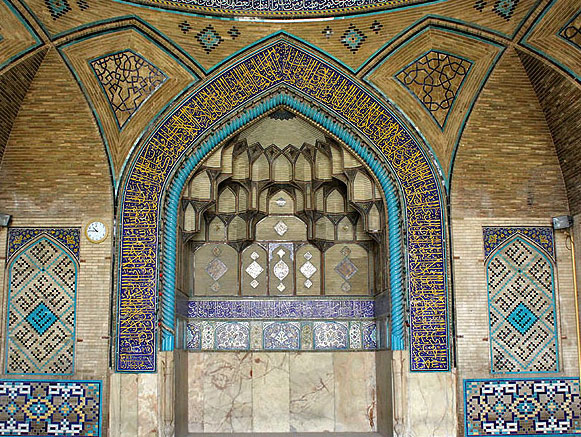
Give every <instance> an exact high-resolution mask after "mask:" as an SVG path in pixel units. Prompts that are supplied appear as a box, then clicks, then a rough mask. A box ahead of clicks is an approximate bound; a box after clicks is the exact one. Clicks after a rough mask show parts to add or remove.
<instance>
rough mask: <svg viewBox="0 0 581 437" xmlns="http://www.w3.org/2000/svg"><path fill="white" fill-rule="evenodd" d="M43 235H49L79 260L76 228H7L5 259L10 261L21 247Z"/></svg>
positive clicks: (78, 235) (77, 230)
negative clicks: (6, 252)
mask: <svg viewBox="0 0 581 437" xmlns="http://www.w3.org/2000/svg"><path fill="white" fill-rule="evenodd" d="M43 234H44V235H50V236H51V237H52V238H54V239H55V240H56V241H58V242H59V243H61V244H62V245H63V246H64V247H66V248H67V249H68V250H69V251H70V252H71V253H72V254H73V256H74V257H75V258H76V259H77V260H78V259H79V251H80V242H81V230H80V229H76V228H9V229H8V254H7V258H6V259H8V260H10V258H11V257H12V255H14V254H15V253H16V252H18V251H19V250H20V249H21V248H22V247H24V246H26V245H27V244H28V243H30V242H31V241H32V240H34V239H35V238H37V237H39V236H41V235H43Z"/></svg>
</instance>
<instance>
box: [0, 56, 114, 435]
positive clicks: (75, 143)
mask: <svg viewBox="0 0 581 437" xmlns="http://www.w3.org/2000/svg"><path fill="white" fill-rule="evenodd" d="M0 181H2V183H1V184H0V211H1V212H3V213H8V214H11V215H12V216H13V219H12V223H11V226H14V227H78V228H81V229H82V232H81V247H80V270H79V274H78V281H77V313H76V314H77V316H76V341H77V344H76V345H75V349H76V351H75V373H74V375H67V376H65V377H64V378H65V379H101V380H103V382H104V387H107V384H106V380H107V373H108V355H109V354H108V351H109V339H108V335H109V305H110V293H111V247H112V246H111V241H112V240H111V234H110V236H109V237H108V238H107V240H105V241H104V242H103V243H102V244H92V243H90V242H89V241H88V240H87V239H86V238H85V236H84V227H85V226H86V225H87V224H88V223H89V222H90V221H91V220H93V219H100V220H102V221H104V223H106V224H107V226H108V227H109V229H111V226H112V221H113V216H112V215H113V208H112V189H111V179H110V175H109V168H108V164H107V158H106V156H105V149H104V146H103V143H102V141H101V139H100V137H99V134H98V130H97V127H96V125H95V122H94V120H93V118H92V114H91V112H90V110H89V108H88V105H87V103H86V100H85V98H84V97H83V95H82V93H81V91H80V89H79V87H78V85H77V84H76V83H75V81H74V79H73V77H72V75H71V74H70V73H69V71H68V69H67V68H66V66H65V65H64V64H63V62H62V60H61V59H60V57H59V55H58V53H57V52H56V51H54V50H51V51H49V52H48V54H47V55H46V58H45V59H44V62H43V63H42V65H41V66H40V68H39V70H38V72H37V74H36V77H35V78H34V80H33V81H32V83H31V85H30V88H29V90H28V93H27V94H26V96H25V97H24V99H23V101H22V105H21V107H20V110H19V112H18V116H17V117H16V118H15V120H14V123H13V128H12V131H11V134H10V137H9V139H8V143H7V146H6V150H5V153H4V159H3V162H2V166H1V167H0ZM6 234H7V232H6V230H5V229H0V247H2V248H6ZM4 250H5V249H3V251H2V252H1V256H2V257H4V256H5V254H6V252H4ZM2 273H3V274H4V269H2ZM6 293H7V284H6V281H4V282H3V293H2V297H3V300H4V302H2V303H3V305H2V320H6V318H5V317H6V303H5V297H6ZM2 329H3V330H5V325H4V323H3V324H2ZM2 338H3V341H2V343H1V345H0V349H1V351H2V357H3V356H4V348H5V343H4V338H5V337H4V336H2ZM1 371H2V372H3V371H4V366H3V364H2V370H1ZM4 377H9V376H7V375H4ZM104 401H105V403H104V405H107V403H106V401H107V396H106V393H105V399H104ZM103 412H104V414H105V415H106V412H107V408H106V407H105V408H103ZM103 423H104V424H106V423H107V422H106V421H104V422H103Z"/></svg>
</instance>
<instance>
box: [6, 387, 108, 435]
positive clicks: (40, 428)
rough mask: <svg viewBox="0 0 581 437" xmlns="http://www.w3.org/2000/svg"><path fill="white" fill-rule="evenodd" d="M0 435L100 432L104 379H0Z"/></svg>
mask: <svg viewBox="0 0 581 437" xmlns="http://www.w3.org/2000/svg"><path fill="white" fill-rule="evenodd" d="M0 406H1V407H0V435H2V436H42V437H46V436H78V437H99V436H100V435H101V381H38V380H36V381H23V380H19V381H10V380H2V381H0Z"/></svg>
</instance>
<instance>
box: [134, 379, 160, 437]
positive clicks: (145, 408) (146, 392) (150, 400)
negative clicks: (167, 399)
mask: <svg viewBox="0 0 581 437" xmlns="http://www.w3.org/2000/svg"><path fill="white" fill-rule="evenodd" d="M157 378H158V374H157V373H142V374H141V375H139V381H138V391H139V394H138V397H137V403H138V405H139V413H138V417H137V423H138V428H137V436H138V437H142V436H144V437H145V436H148V437H149V436H152V435H157V434H158V432H159V429H158V427H159V419H158V417H159V404H158V380H157ZM133 402H135V400H133Z"/></svg>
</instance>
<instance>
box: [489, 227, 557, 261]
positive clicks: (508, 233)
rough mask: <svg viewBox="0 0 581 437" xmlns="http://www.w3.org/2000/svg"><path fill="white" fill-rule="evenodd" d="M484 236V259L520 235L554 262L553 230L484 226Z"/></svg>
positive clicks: (547, 228) (548, 228)
mask: <svg viewBox="0 0 581 437" xmlns="http://www.w3.org/2000/svg"><path fill="white" fill-rule="evenodd" d="M482 233H483V236H484V258H485V259H486V258H488V257H489V256H490V254H491V253H492V252H494V250H495V249H496V248H497V247H498V246H499V245H501V244H502V243H504V242H505V241H506V240H508V239H509V238H511V237H512V236H514V235H516V234H520V235H522V236H524V237H526V238H527V239H529V240H531V241H532V242H534V243H535V244H537V245H538V246H539V247H541V248H542V249H543V250H544V251H545V252H547V255H549V256H550V257H551V259H552V260H553V261H555V246H554V242H553V228H551V227H547V226H522V227H518V226H510V227H507V226H485V227H483V228H482Z"/></svg>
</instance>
